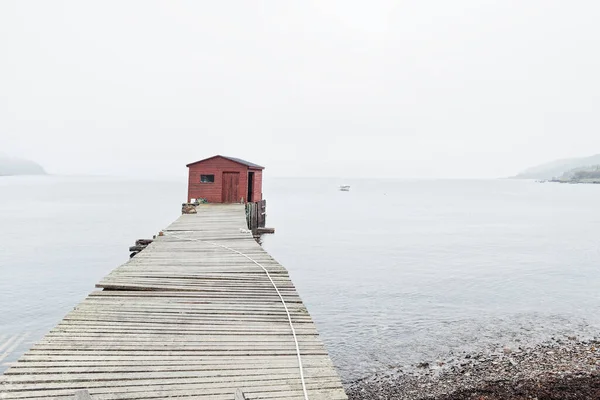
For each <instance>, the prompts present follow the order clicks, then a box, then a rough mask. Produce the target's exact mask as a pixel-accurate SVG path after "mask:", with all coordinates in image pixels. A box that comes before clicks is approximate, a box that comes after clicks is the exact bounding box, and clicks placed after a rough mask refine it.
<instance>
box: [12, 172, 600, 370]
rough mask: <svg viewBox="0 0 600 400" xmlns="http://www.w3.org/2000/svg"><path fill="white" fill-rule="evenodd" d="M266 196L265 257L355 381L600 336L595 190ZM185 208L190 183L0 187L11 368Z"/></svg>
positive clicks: (284, 192)
mask: <svg viewBox="0 0 600 400" xmlns="http://www.w3.org/2000/svg"><path fill="white" fill-rule="evenodd" d="M346 183H347V184H350V185H351V186H352V189H351V191H350V192H340V191H338V190H337V186H339V185H340V184H346ZM264 194H265V197H266V198H267V201H268V207H267V211H268V218H267V225H268V226H272V227H275V228H276V230H277V233H276V234H275V235H272V236H265V237H264V240H263V245H264V247H265V248H266V249H267V250H268V251H269V252H270V253H271V254H272V255H273V256H274V257H275V258H277V259H278V260H279V261H280V262H281V263H282V264H283V265H285V266H286V267H287V268H288V270H289V271H290V273H291V275H292V278H293V280H294V283H295V284H296V286H297V288H298V290H299V292H300V294H301V296H302V298H303V300H304V301H305V303H306V304H307V306H308V308H309V311H310V312H311V315H312V316H313V318H314V320H315V321H316V323H317V325H318V328H319V331H320V333H321V335H322V338H323V340H324V341H325V343H326V345H327V348H328V350H329V352H330V354H331V356H332V358H333V360H334V362H335V364H336V365H337V366H338V368H339V371H340V373H341V375H342V377H343V378H344V379H345V380H350V379H354V378H358V377H361V376H364V375H368V374H369V373H371V372H375V371H380V370H385V369H387V368H389V367H390V366H404V365H411V364H414V363H416V362H420V361H432V360H435V359H437V358H443V357H445V356H447V355H448V354H449V353H450V352H457V351H472V350H480V349H482V348H488V347H490V346H492V347H494V346H504V345H516V344H517V343H523V342H536V341H541V340H544V339H546V338H547V337H549V336H556V335H573V334H576V335H580V336H592V335H597V334H598V333H600V237H599V236H598V232H600V207H599V206H598V205H599V204H600V186H598V185H559V184H536V183H533V182H529V181H511V180H489V181H467V180H465V181H461V180H456V181H452V180H446V181H409V180H407V181H394V180H387V181H386V180H372V181H371V180H356V181H352V180H345V181H338V180H335V179H271V180H267V181H266V182H265V188H264ZM184 198H185V184H184V183H169V182H149V181H145V182H143V181H128V180H117V179H110V178H82V177H80V178H70V177H35V178H32V177H29V178H15V177H13V178H2V179H0V296H1V297H0V298H1V301H0V347H2V343H4V344H5V346H4V349H2V350H0V370H1V369H3V368H6V366H7V365H8V364H9V363H10V362H13V361H14V360H15V359H16V358H17V357H18V355H19V354H20V353H22V352H23V351H24V350H25V349H26V348H27V346H29V345H31V344H32V343H33V342H34V341H35V340H38V339H39V338H40V337H41V336H42V335H43V334H44V333H45V332H46V331H47V330H48V329H50V328H51V327H53V326H54V325H55V324H56V323H57V322H58V321H59V320H60V319H61V318H62V316H64V314H66V313H67V312H68V311H69V310H70V309H72V307H73V306H75V305H76V304H77V303H78V302H79V301H80V300H81V299H83V298H84V297H85V296H86V295H87V293H89V292H90V291H91V290H93V286H94V284H95V282H96V281H98V280H99V279H100V278H101V277H102V276H104V275H106V274H107V273H109V272H110V271H111V270H112V269H113V268H115V267H116V266H118V265H120V264H121V263H122V262H124V261H126V260H127V257H128V252H127V247H128V246H129V245H131V244H133V241H134V240H135V239H137V238H142V237H151V236H152V234H154V233H156V232H157V231H159V230H160V229H161V228H163V227H165V226H166V225H168V224H169V223H170V222H171V221H172V220H174V219H175V218H177V216H178V215H179V208H180V203H181V201H182V199H184Z"/></svg>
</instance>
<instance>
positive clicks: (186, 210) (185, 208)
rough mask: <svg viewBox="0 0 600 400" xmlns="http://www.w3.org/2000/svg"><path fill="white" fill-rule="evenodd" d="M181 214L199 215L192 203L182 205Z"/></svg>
mask: <svg viewBox="0 0 600 400" xmlns="http://www.w3.org/2000/svg"><path fill="white" fill-rule="evenodd" d="M181 213H182V214H197V213H198V211H196V206H195V205H194V204H191V203H183V204H182V205H181Z"/></svg>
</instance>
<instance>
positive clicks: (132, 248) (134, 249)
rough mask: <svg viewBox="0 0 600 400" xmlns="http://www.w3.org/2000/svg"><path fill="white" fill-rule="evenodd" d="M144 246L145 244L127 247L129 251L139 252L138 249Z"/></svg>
mask: <svg viewBox="0 0 600 400" xmlns="http://www.w3.org/2000/svg"><path fill="white" fill-rule="evenodd" d="M145 248H146V246H131V247H130V248H129V251H138V252H139V251H142V250H144V249H145Z"/></svg>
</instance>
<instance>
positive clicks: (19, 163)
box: [0, 155, 46, 176]
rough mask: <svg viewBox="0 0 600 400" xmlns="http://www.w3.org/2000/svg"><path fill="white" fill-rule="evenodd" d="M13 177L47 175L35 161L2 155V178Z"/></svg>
mask: <svg viewBox="0 0 600 400" xmlns="http://www.w3.org/2000/svg"><path fill="white" fill-rule="evenodd" d="M11 175H46V171H44V168H42V166H41V165H39V164H37V163H35V162H33V161H29V160H23V159H20V158H11V157H6V156H3V155H0V176H11Z"/></svg>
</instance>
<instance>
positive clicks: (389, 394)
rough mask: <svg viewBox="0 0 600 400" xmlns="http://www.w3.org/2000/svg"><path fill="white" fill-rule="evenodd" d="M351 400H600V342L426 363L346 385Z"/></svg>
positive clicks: (566, 342)
mask: <svg viewBox="0 0 600 400" xmlns="http://www.w3.org/2000/svg"><path fill="white" fill-rule="evenodd" d="M346 393H347V394H348V397H349V399H350V400H375V399H378V400H379V399H402V400H404V399H407V400H409V399H410V400H425V399H427V400H500V399H502V400H505V399H510V400H521V399H523V400H524V399H537V400H574V399H577V400H579V399H586V400H587V399H593V400H599V399H600V339H599V338H596V339H593V340H576V338H574V337H569V338H565V339H554V340H552V341H550V342H547V343H543V344H539V345H536V346H533V347H527V348H525V347H519V348H508V347H505V348H500V349H497V350H495V351H490V352H486V353H476V354H462V355H460V356H456V357H454V358H452V359H448V360H446V361H435V362H432V363H421V364H419V365H418V366H414V368H410V370H395V371H391V372H388V373H385V374H376V375H373V376H371V377H368V378H365V379H361V380H358V381H354V382H351V383H349V384H348V385H346Z"/></svg>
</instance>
